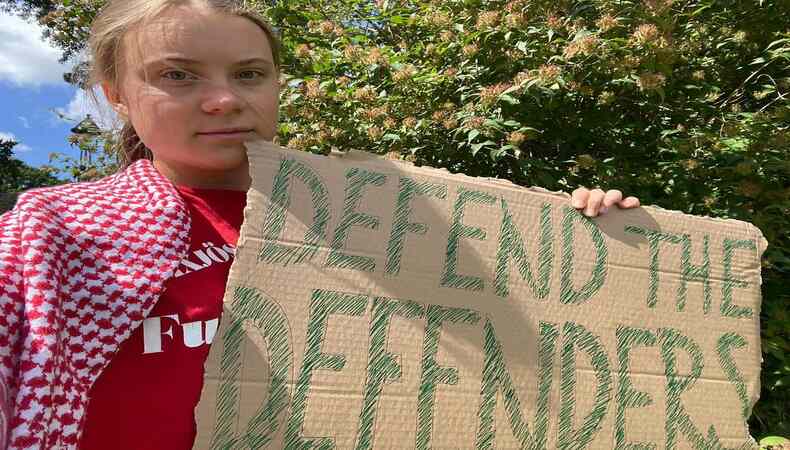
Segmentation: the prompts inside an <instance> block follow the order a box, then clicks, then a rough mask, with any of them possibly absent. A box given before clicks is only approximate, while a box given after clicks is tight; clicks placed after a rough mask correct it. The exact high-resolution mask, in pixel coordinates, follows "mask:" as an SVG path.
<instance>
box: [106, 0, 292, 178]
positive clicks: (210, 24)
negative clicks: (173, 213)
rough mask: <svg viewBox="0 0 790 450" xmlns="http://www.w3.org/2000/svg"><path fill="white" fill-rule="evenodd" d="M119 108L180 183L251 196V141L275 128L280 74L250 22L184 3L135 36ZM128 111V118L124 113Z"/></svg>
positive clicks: (127, 47) (129, 41) (128, 47)
mask: <svg viewBox="0 0 790 450" xmlns="http://www.w3.org/2000/svg"><path fill="white" fill-rule="evenodd" d="M124 53H125V56H126V60H125V63H124V64H123V66H122V67H121V73H122V76H121V79H120V83H119V84H120V85H119V89H118V95H119V102H120V103H121V104H122V106H120V109H121V110H122V112H123V113H125V114H126V115H127V116H128V119H129V121H131V123H132V125H134V127H135V130H136V131H137V134H138V135H139V136H140V139H141V140H142V142H143V143H144V144H145V145H146V146H147V147H148V148H149V149H150V150H151V152H152V153H153V155H154V164H155V166H156V167H157V168H158V169H159V170H160V171H161V172H162V173H163V174H164V175H165V176H167V177H168V178H170V179H171V180H172V181H174V182H175V183H176V184H183V185H190V186H196V187H224V188H235V189H244V188H246V186H247V185H248V184H249V175H248V164H247V154H246V149H245V147H244V145H243V144H242V143H243V142H244V141H250V140H256V139H266V140H272V139H273V138H274V136H275V134H276V130H277V109H278V99H279V85H278V76H279V74H278V72H277V69H276V68H275V66H274V63H273V58H272V51H271V45H270V43H269V40H268V38H267V36H266V34H265V33H264V31H263V30H262V29H261V28H260V27H258V26H257V25H256V24H255V23H254V22H252V21H251V20H249V19H246V18H243V17H238V16H231V15H225V14H221V13H217V12H213V11H210V10H206V9H204V8H198V7H194V6H184V7H177V8H172V9H170V10H168V11H166V12H165V13H164V14H163V15H162V16H160V17H159V18H157V19H156V20H154V21H152V22H150V23H148V24H145V25H143V26H141V27H139V28H138V29H135V30H132V31H130V32H129V33H128V35H127V37H126V40H125V42H124ZM124 109H125V111H124Z"/></svg>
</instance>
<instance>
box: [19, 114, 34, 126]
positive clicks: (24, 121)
mask: <svg viewBox="0 0 790 450" xmlns="http://www.w3.org/2000/svg"><path fill="white" fill-rule="evenodd" d="M17 119H19V121H20V122H22V126H23V127H25V128H31V126H30V120H28V118H27V117H25V116H17Z"/></svg>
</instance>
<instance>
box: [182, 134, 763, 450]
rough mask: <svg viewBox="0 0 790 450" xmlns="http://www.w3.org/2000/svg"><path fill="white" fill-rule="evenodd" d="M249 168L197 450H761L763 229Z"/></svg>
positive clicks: (511, 193)
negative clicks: (755, 417) (755, 433)
mask: <svg viewBox="0 0 790 450" xmlns="http://www.w3.org/2000/svg"><path fill="white" fill-rule="evenodd" d="M249 150H250V160H251V166H252V168H251V170H252V172H253V187H252V189H251V190H250V192H249V195H248V206H247V209H246V211H245V221H244V225H243V227H242V232H241V238H240V241H239V246H238V250H237V255H236V261H235V263H234V265H233V268H232V270H231V276H230V280H229V285H228V289H227V293H226V296H225V312H224V315H223V317H222V320H221V322H222V323H221V326H220V329H219V331H218V332H217V335H216V338H215V340H214V343H213V345H212V349H211V355H210V357H209V362H208V363H207V367H206V386H205V389H204V393H203V397H202V400H201V404H200V405H199V407H198V411H197V415H198V439H197V442H196V446H195V448H200V449H207V448H271V449H280V448H294V449H295V448H338V449H352V448H356V449H365V448H377V449H411V448H421V449H422V448H437V449H472V448H501V449H511V448H513V449H515V448H530V449H531V448H546V449H556V448H568V449H579V448H590V449H613V448H625V445H626V444H628V443H630V444H638V443H641V444H643V445H648V444H649V445H655V446H656V447H655V448H678V449H680V448H696V449H714V448H752V447H754V446H755V444H754V441H753V440H752V439H751V438H750V436H749V434H748V429H747V425H746V418H748V416H749V414H750V410H751V406H752V405H753V404H754V402H755V401H756V399H757V396H758V393H759V390H760V389H759V379H760V378H759V373H760V339H759V337H760V333H759V314H760V256H761V254H762V252H763V250H764V249H765V246H766V242H765V240H764V238H763V237H762V235H761V233H760V232H759V230H758V229H757V228H755V227H754V226H752V225H750V224H748V223H744V222H739V221H734V220H720V219H712V218H702V217H693V216H689V215H685V214H681V213H678V212H672V211H666V210H662V209H658V208H652V207H645V208H639V209H635V210H628V211H611V212H610V213H608V214H606V215H605V216H604V217H600V218H596V219H593V220H588V219H586V218H584V217H583V216H582V215H580V214H579V213H577V212H576V211H574V210H573V209H571V208H570V207H569V201H568V197H567V195H563V194H556V193H550V192H546V191H543V190H539V189H525V188H521V187H517V186H514V185H511V184H509V183H506V182H502V181H500V180H487V179H479V178H470V177H467V176H463V175H457V174H451V173H449V172H447V171H442V170H436V169H429V168H419V167H413V166H411V165H408V164H404V163H398V162H393V161H385V160H379V159H375V158H370V157H364V156H360V155H357V154H351V155H349V156H346V157H341V158H339V157H323V156H316V155H311V154H307V153H304V152H294V151H290V150H285V149H281V148H279V147H276V146H274V145H272V144H268V143H254V144H250V146H249ZM308 186H312V190H311V189H310V188H308ZM393 230H394V231H393ZM306 236H307V239H306ZM306 240H307V242H309V245H304V244H303V242H305V241H306ZM521 249H523V252H522V251H521ZM519 257H520V259H519ZM519 261H521V262H526V263H528V265H529V267H527V266H526V264H525V265H523V266H522V265H521V264H520V263H519ZM520 268H521V269H520ZM542 277H543V278H542ZM684 279H685V280H686V281H683V280H684ZM311 304H312V306H311ZM305 361H308V363H307V364H306V363H305ZM644 448H647V447H644Z"/></svg>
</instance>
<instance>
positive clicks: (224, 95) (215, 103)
mask: <svg viewBox="0 0 790 450" xmlns="http://www.w3.org/2000/svg"><path fill="white" fill-rule="evenodd" d="M244 104H245V101H244V99H243V98H242V97H241V96H240V95H239V93H237V92H236V91H234V89H233V87H232V86H230V85H228V84H227V83H212V84H211V85H210V86H208V89H207V92H206V93H205V95H204V96H203V101H202V104H201V107H202V108H203V111H205V112H206V113H209V114H227V113H231V112H237V111H240V110H241V109H242V108H243V106H244Z"/></svg>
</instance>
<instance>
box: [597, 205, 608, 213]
mask: <svg viewBox="0 0 790 450" xmlns="http://www.w3.org/2000/svg"><path fill="white" fill-rule="evenodd" d="M607 211H609V207H608V206H604V207H602V208H601V210H600V211H598V212H599V213H600V214H606V212H607Z"/></svg>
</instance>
